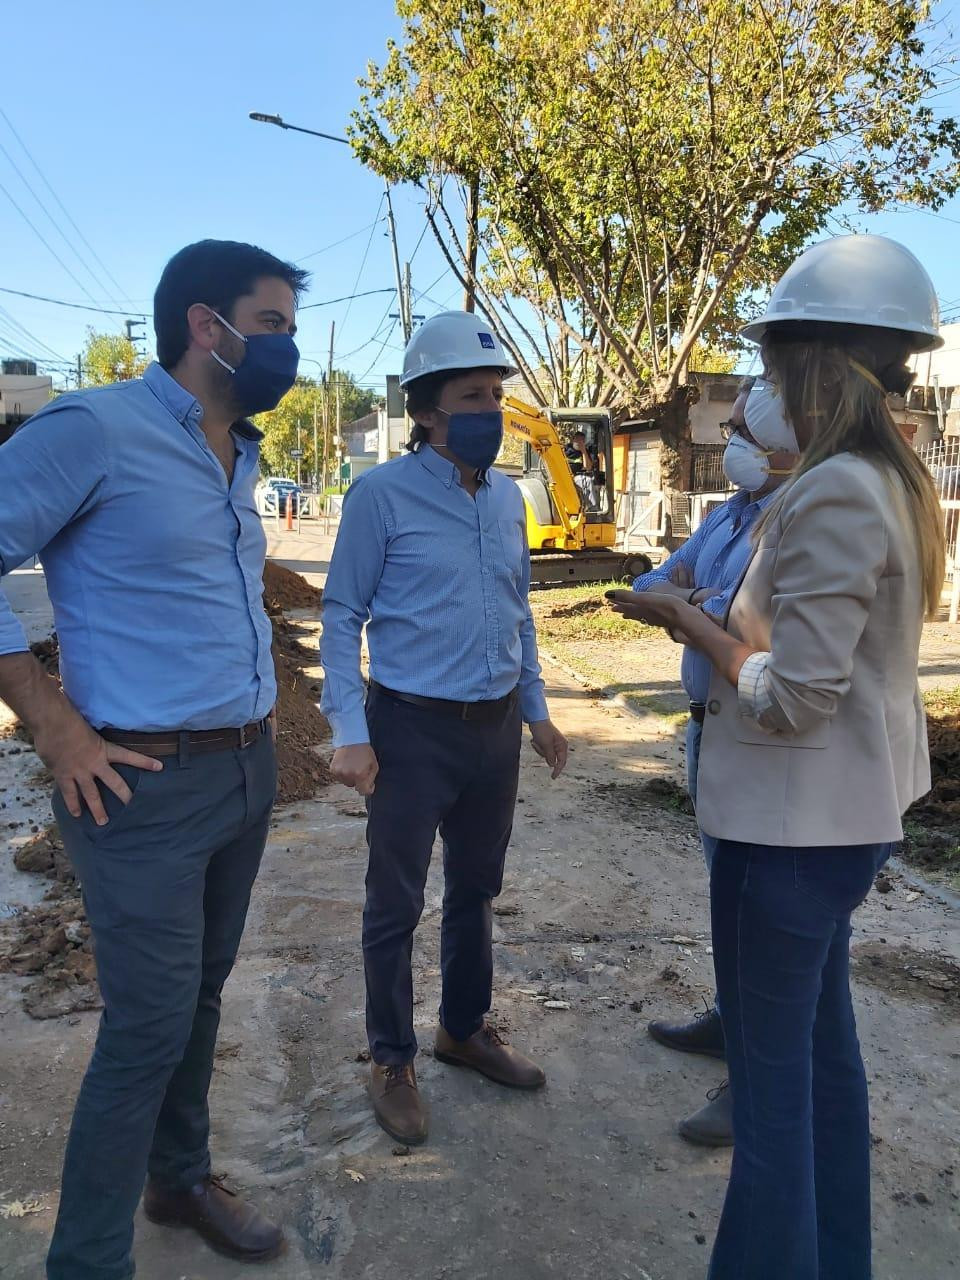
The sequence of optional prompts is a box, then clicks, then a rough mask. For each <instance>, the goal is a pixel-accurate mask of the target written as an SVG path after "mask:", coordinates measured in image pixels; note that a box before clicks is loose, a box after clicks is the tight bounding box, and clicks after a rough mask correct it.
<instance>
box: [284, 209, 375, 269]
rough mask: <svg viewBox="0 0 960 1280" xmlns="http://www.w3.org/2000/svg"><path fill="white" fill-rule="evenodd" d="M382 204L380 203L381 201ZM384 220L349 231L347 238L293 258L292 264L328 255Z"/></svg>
mask: <svg viewBox="0 0 960 1280" xmlns="http://www.w3.org/2000/svg"><path fill="white" fill-rule="evenodd" d="M381 203H382V201H381ZM385 220H386V219H384V218H377V219H376V221H374V222H368V223H367V225H366V226H365V227H360V228H359V230H357V231H351V232H350V234H349V235H348V236H344V237H343V239H342V240H334V242H333V244H325V245H324V246H323V248H322V249H314V250H313V252H312V253H305V254H304V255H303V257H302V258H294V262H306V261H308V259H310V258H316V257H318V256H319V255H320V254H321V253H329V251H330V250H331V249H337V248H339V247H340V245H342V244H346V243H347V241H348V240H356V238H357V236H362V235H363V233H364V232H365V231H369V230H370V228H371V227H375V226H376V225H377V223H380V222H384V221H385Z"/></svg>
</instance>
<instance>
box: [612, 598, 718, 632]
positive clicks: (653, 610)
mask: <svg viewBox="0 0 960 1280" xmlns="http://www.w3.org/2000/svg"><path fill="white" fill-rule="evenodd" d="M607 599H608V600H609V602H610V608H611V609H612V610H613V612H614V613H619V614H620V615H621V616H622V617H624V618H632V619H633V620H634V622H648V623H651V624H652V625H653V626H655V627H663V629H664V630H665V631H667V632H668V633H669V634H670V637H671V639H673V640H676V641H677V643H678V644H686V643H687V633H686V632H684V629H683V623H684V621H687V623H688V625H693V619H695V618H697V617H698V616H702V615H700V611H699V610H698V609H695V608H694V606H693V605H690V604H687V602H686V601H685V600H682V599H680V598H679V597H678V596H675V595H673V594H672V593H670V592H666V591H642V592H639V591H614V592H612V593H611V594H610V595H609V596H608V597H607Z"/></svg>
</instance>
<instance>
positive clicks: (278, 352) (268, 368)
mask: <svg viewBox="0 0 960 1280" xmlns="http://www.w3.org/2000/svg"><path fill="white" fill-rule="evenodd" d="M210 310H211V311H213V308H212V307H211V308H210ZM213 314H214V315H215V316H216V317H217V319H218V320H219V321H220V323H221V324H222V325H223V327H224V328H225V329H229V330H230V332H231V333H232V334H234V335H235V336H236V337H238V338H239V339H240V341H241V342H243V343H244V344H245V345H246V354H245V355H244V357H243V363H242V364H238V365H237V366H236V367H234V366H233V365H232V364H227V362H226V360H224V359H223V357H222V356H219V355H217V353H216V351H211V352H210V354H211V355H212V356H213V358H214V360H216V362H217V364H219V365H222V366H223V368H224V369H226V370H227V372H228V373H231V374H233V393H234V395H235V396H236V399H237V404H238V406H239V409H240V412H241V413H242V414H243V415H244V416H245V417H247V416H249V415H250V414H254V413H266V412H267V410H268V409H275V408H276V407H277V405H278V404H279V403H280V401H281V400H282V399H283V397H284V396H285V395H286V394H287V392H288V391H289V390H290V388H291V387H292V386H293V384H294V383H295V382H296V380H297V366H298V365H299V363H300V352H299V351H298V350H297V344H296V343H295V342H294V340H293V338H291V337H290V335H289V333H251V334H248V335H244V334H242V333H238V332H237V330H236V329H235V328H234V327H233V325H232V324H230V322H229V321H228V320H224V318H223V316H221V315H218V314H217V312H216V311H214V312H213Z"/></svg>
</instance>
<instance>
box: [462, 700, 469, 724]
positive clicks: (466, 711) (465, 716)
mask: <svg viewBox="0 0 960 1280" xmlns="http://www.w3.org/2000/svg"><path fill="white" fill-rule="evenodd" d="M460 719H461V720H469V719H470V703H469V702H461V704H460Z"/></svg>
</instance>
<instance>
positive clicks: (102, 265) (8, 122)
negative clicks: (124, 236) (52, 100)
mask: <svg viewBox="0 0 960 1280" xmlns="http://www.w3.org/2000/svg"><path fill="white" fill-rule="evenodd" d="M0 117H2V118H3V120H4V121H5V122H6V125H7V128H8V129H9V130H10V132H11V133H12V134H13V136H14V137H15V138H16V140H17V142H19V144H20V146H21V148H22V149H23V153H24V155H25V156H26V157H27V159H28V160H29V161H30V163H31V164H32V165H33V167H34V169H35V170H36V172H37V174H38V176H39V178H40V181H41V182H42V183H43V185H44V186H45V187H46V188H47V190H48V191H49V192H50V194H51V195H52V196H53V198H54V200H55V201H56V202H57V204H58V205H59V207H60V209H61V211H62V213H63V216H64V217H65V218H66V219H67V221H68V222H69V223H70V225H71V227H73V229H74V231H75V232H76V233H77V235H78V236H79V237H80V239H81V240H82V241H83V243H84V244H85V245H86V247H87V248H88V249H89V251H90V253H91V255H92V257H93V259H94V261H95V262H96V263H97V265H98V266H99V267H100V269H101V270H102V271H103V273H104V275H105V276H106V277H107V279H108V280H110V281H111V283H112V284H113V287H114V288H115V289H116V290H117V292H118V293H119V295H120V301H126V302H129V301H130V299H129V298H128V297H127V296H126V294H125V293H124V292H123V286H122V285H120V284H118V283H117V279H116V277H115V276H114V275H113V273H112V272H111V271H110V269H109V267H107V266H106V264H105V263H104V261H103V259H102V258H101V257H100V255H99V254H98V253H97V251H96V249H94V247H93V245H92V244H91V243H90V241H89V240H88V239H87V237H86V236H85V235H84V234H83V232H82V231H81V230H80V228H79V227H78V226H77V224H76V222H75V221H74V220H73V217H72V216H71V214H70V211H69V209H67V208H66V206H65V205H64V203H63V201H62V200H61V199H60V197H59V196H58V195H57V193H56V191H54V189H53V187H52V186H51V185H50V182H49V180H48V179H47V175H46V174H45V173H44V172H43V170H42V169H41V168H40V166H39V165H38V164H37V162H36V160H34V158H33V153H32V152H31V151H30V148H29V147H28V146H27V144H26V143H25V142H24V140H23V139H22V138H21V137H20V135H19V133H17V131H16V129H15V128H14V126H13V121H12V120H11V119H10V117H9V116H8V115H7V113H6V112H5V111H4V110H3V108H2V107H0ZM105 292H106V293H107V294H108V295H109V292H110V291H109V290H105Z"/></svg>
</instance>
